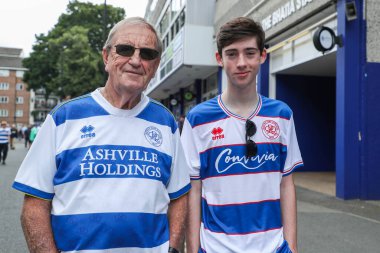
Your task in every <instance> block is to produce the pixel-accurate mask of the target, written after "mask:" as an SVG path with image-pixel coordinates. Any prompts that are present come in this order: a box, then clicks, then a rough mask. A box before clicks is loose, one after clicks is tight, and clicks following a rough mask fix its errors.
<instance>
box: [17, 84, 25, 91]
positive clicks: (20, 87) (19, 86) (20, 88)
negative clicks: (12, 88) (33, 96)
mask: <svg viewBox="0 0 380 253" xmlns="http://www.w3.org/2000/svg"><path fill="white" fill-rule="evenodd" d="M23 88H24V84H23V83H17V84H16V90H22V89H23Z"/></svg>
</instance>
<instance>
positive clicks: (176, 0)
mask: <svg viewBox="0 0 380 253" xmlns="http://www.w3.org/2000/svg"><path fill="white" fill-rule="evenodd" d="M181 5H182V3H181V0H172V6H171V7H172V17H174V16H175V15H177V14H178V13H179V11H180V10H181V7H182V6H181Z"/></svg>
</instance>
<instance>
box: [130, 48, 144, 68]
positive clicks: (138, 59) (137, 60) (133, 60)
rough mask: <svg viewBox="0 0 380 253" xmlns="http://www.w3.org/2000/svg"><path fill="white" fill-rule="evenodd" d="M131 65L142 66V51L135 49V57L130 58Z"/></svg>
mask: <svg viewBox="0 0 380 253" xmlns="http://www.w3.org/2000/svg"><path fill="white" fill-rule="evenodd" d="M129 63H130V64H132V65H136V64H137V65H138V64H141V57H140V49H137V48H136V49H135V52H133V55H132V56H131V57H130V60H129Z"/></svg>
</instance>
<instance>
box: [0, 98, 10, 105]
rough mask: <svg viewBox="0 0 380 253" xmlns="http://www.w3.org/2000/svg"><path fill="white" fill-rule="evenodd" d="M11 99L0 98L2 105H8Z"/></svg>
mask: <svg viewBox="0 0 380 253" xmlns="http://www.w3.org/2000/svg"><path fill="white" fill-rule="evenodd" d="M8 103H9V97H8V96H0V104H8Z"/></svg>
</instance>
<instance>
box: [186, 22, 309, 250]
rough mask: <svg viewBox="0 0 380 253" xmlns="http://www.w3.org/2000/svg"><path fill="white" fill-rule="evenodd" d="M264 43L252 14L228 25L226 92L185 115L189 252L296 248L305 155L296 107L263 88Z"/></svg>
mask: <svg viewBox="0 0 380 253" xmlns="http://www.w3.org/2000/svg"><path fill="white" fill-rule="evenodd" d="M264 41H265V35H264V31H263V30H262V28H261V26H260V25H259V24H258V23H257V22H255V21H253V20H252V19H249V18H235V19H233V20H231V21H229V22H227V23H226V24H224V25H223V26H222V27H221V28H220V31H219V33H218V35H217V37H216V42H217V47H218V51H217V53H216V60H217V62H218V64H219V66H220V67H222V68H223V69H224V71H225V73H226V75H227V89H226V90H225V91H223V93H222V94H221V95H219V96H217V97H215V98H213V99H211V100H209V101H206V102H204V103H202V104H199V105H197V106H196V107H195V108H193V109H192V110H191V111H190V112H189V113H188V115H187V117H186V120H185V123H184V127H183V131H182V136H181V139H182V142H183V146H184V149H185V153H186V154H187V158H188V162H189V164H190V165H191V170H190V176H191V179H192V181H191V184H192V189H191V190H190V193H189V218H188V223H187V226H188V227H187V234H186V238H187V248H188V251H187V252H188V253H195V252H208V253H220V252H239V253H244V252H262V253H264V252H271V253H272V252H280V253H288V252H293V253H296V252H297V225H296V195H295V187H294V183H293V177H292V172H293V170H294V169H295V168H297V167H299V166H301V165H302V159H301V155H300V151H299V148H298V143H297V138H296V133H295V128H294V122H293V114H292V111H291V109H290V108H289V107H288V106H287V105H286V104H285V103H283V102H281V101H278V100H274V99H269V98H266V97H264V96H262V95H260V94H258V93H257V89H256V78H257V73H258V72H259V69H260V65H261V64H262V63H264V61H265V59H266V51H265V48H264ZM201 210H202V211H201ZM198 250H199V251H198Z"/></svg>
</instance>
